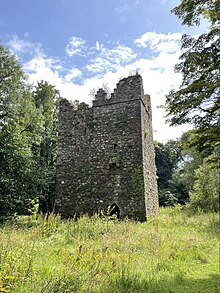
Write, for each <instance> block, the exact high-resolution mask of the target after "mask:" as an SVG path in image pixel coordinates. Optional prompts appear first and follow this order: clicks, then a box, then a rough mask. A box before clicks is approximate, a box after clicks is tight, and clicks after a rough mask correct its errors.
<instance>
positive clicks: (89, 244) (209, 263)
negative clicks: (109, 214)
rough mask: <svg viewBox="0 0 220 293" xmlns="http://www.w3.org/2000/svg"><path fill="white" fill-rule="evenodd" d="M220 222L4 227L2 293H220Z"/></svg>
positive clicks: (173, 217) (167, 215)
mask: <svg viewBox="0 0 220 293" xmlns="http://www.w3.org/2000/svg"><path fill="white" fill-rule="evenodd" d="M218 262H219V240H218V215H217V214H213V213H209V214H204V213H198V214H195V215H189V214H188V213H187V212H186V211H185V210H182V209H181V207H180V206H176V207H172V208H161V209H160V215H159V216H158V217H157V218H156V219H153V218H152V219H149V220H148V221H147V222H144V223H140V222H133V221H130V220H124V221H118V220H110V219H108V218H102V219H100V218H99V217H97V216H94V217H92V218H89V217H87V216H82V217H81V218H80V219H79V220H77V221H74V220H66V221H62V220H61V219H60V217H58V216H54V215H50V216H49V218H48V220H45V219H44V218H42V217H40V216H37V215H33V216H28V217H20V218H18V219H16V220H14V221H9V222H7V223H5V224H4V225H2V226H1V227H0V292H5V293H6V292H22V293H23V292H27V293H30V292H34V293H40V292H42V293H47V292H50V293H55V292H57V293H58V292H77V293H80V292H86V293H92V292H94V293H96V292H97V293H112V292H118V293H122V292H123V293H129V292H131V293H141V292H149V293H172V292H173V293H200V292H201V293H217V292H218V289H219V264H218Z"/></svg>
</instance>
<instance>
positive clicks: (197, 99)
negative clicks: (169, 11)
mask: <svg viewBox="0 0 220 293" xmlns="http://www.w3.org/2000/svg"><path fill="white" fill-rule="evenodd" d="M219 4H220V1H219V0H216V1H215V0H212V1H211V0H206V1H205V0H204V1H201V0H193V1H191V0H190V1H189V0H182V1H181V4H180V5H179V6H178V7H176V8H174V9H173V12H174V13H175V14H176V15H177V16H178V17H179V18H180V19H181V20H182V21H183V24H188V25H194V24H198V23H199V19H200V18H201V17H207V18H208V19H209V21H210V23H211V25H212V26H211V27H210V29H209V31H208V32H207V33H205V34H202V35H200V36H199V37H197V38H194V37H190V36H188V35H183V37H182V49H183V54H182V55H181V56H180V60H181V62H180V63H179V64H177V65H176V66H175V71H176V72H178V73H181V74H182V76H183V80H182V84H181V86H180V87H179V89H178V90H172V91H170V93H169V94H168V95H167V97H166V110H167V118H168V119H167V121H168V122H169V123H170V125H180V124H184V123H191V124H193V125H194V127H195V130H194V131H195V134H196V135H197V143H198V145H199V148H202V149H205V148H206V147H212V148H214V147H215V145H216V143H217V140H216V134H215V133H218V123H219V117H220V115H219V109H220V30H219V28H218V25H217V24H218V22H219V18H218V17H217V15H218V16H219V8H220V7H219ZM199 133H203V134H204V136H203V138H202V137H201V140H199V137H200V135H199ZM212 135H213V141H212V142H211V139H210V136H212ZM206 138H207V140H206Z"/></svg>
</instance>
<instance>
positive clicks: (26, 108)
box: [0, 45, 59, 220]
mask: <svg viewBox="0 0 220 293" xmlns="http://www.w3.org/2000/svg"><path fill="white" fill-rule="evenodd" d="M0 64H1V66H0V220H2V219H3V218H6V217H9V216H12V215H15V214H27V213H30V212H31V209H32V208H33V207H34V204H35V203H37V202H38V197H39V195H40V194H43V195H44V196H45V197H46V198H47V199H49V198H50V199H51V198H53V194H54V191H53V190H54V181H55V179H54V178H55V170H56V164H55V161H56V142H57V111H58V99H59V94H58V92H57V90H56V89H55V88H54V87H53V86H51V85H49V84H48V83H43V82H41V83H39V84H38V85H37V87H36V88H35V89H33V88H32V87H31V86H30V84H29V83H28V81H27V79H26V76H25V74H24V72H23V70H22V67H21V65H20V64H19V62H18V60H17V59H16V57H15V56H14V55H13V54H12V53H11V52H10V51H9V50H8V49H7V48H5V47H3V46H2V45H0Z"/></svg>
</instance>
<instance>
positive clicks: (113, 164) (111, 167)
mask: <svg viewBox="0 0 220 293" xmlns="http://www.w3.org/2000/svg"><path fill="white" fill-rule="evenodd" d="M117 167H118V166H117V164H116V163H115V162H113V163H109V168H110V169H111V170H115V169H117Z"/></svg>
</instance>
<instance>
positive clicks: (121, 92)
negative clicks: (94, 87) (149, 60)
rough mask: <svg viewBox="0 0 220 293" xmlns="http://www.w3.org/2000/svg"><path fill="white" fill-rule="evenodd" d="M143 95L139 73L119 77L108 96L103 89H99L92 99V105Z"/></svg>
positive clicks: (126, 99)
mask: <svg viewBox="0 0 220 293" xmlns="http://www.w3.org/2000/svg"><path fill="white" fill-rule="evenodd" d="M142 97H143V81H142V77H141V76H140V75H139V74H136V75H132V76H129V77H127V78H123V79H121V80H120V81H119V82H118V83H117V85H116V88H115V89H114V92H113V93H111V95H110V97H108V95H107V93H106V92H105V91H104V90H103V89H99V90H98V91H97V94H96V95H95V100H94V101H93V106H94V107H99V106H103V105H107V104H112V103H118V102H122V101H131V100H137V99H139V100H140V99H141V98H142Z"/></svg>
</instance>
